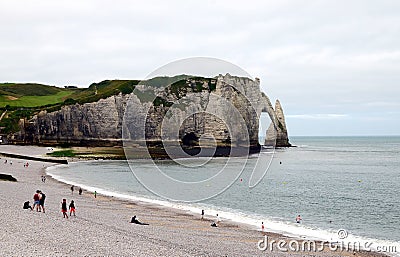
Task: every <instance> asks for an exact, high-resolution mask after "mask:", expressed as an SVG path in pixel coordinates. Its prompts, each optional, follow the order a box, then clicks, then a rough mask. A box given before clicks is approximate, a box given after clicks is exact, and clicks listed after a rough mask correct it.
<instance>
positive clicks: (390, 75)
mask: <svg viewBox="0 0 400 257" xmlns="http://www.w3.org/2000/svg"><path fill="white" fill-rule="evenodd" d="M236 2H239V3H236ZM0 24H2V25H1V26H0V82H37V83H44V84H50V85H58V86H63V85H78V86H80V87H87V86H88V85H90V84H91V83H93V82H99V81H102V80H105V79H143V78H145V77H146V76H148V74H150V73H151V72H152V71H154V70H156V69H157V68H159V67H161V66H163V65H165V64H168V63H170V62H173V61H176V60H179V59H183V58H190V57H212V58H218V59H222V60H224V61H227V62H230V63H232V64H234V65H237V66H239V67H241V68H242V69H243V70H245V71H246V72H248V73H249V74H250V75H251V76H252V77H258V78H260V80H261V87H262V90H263V91H264V92H265V93H266V94H267V95H268V96H269V97H270V99H271V101H273V102H274V101H275V99H279V100H280V102H281V104H282V106H283V109H284V112H285V115H286V122H287V126H288V130H289V135H290V136H302V135H304V136H312V135H318V136H349V135H360V136H363V135H400V1H396V0H394V1H384V0H383V1H382V0H381V1H356V0H347V1H342V0H337V1H323V0H320V1H311V0H310V1H301V0H298V1H294V0H293V1H285V0H283V1H207V0H202V1H187V0H186V1H152V0H147V1H120V0H113V1H102V0H85V1H75V0H69V1H62V0H61V1H53V0H52V1H48V0H41V1H5V0H1V1H0Z"/></svg>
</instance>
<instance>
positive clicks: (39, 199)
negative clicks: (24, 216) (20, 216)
mask: <svg viewBox="0 0 400 257" xmlns="http://www.w3.org/2000/svg"><path fill="white" fill-rule="evenodd" d="M45 200H46V195H45V194H44V193H43V192H42V191H40V190H36V193H35V194H34V195H33V206H30V204H29V201H26V202H25V203H24V206H23V208H24V209H30V210H31V211H33V210H34V209H35V208H36V211H37V212H41V211H43V213H45V208H44V201H45Z"/></svg>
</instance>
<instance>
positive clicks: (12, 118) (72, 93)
mask: <svg viewBox="0 0 400 257" xmlns="http://www.w3.org/2000/svg"><path fill="white" fill-rule="evenodd" d="M189 77H191V76H188V75H178V76H175V77H155V78H152V79H150V80H147V81H142V83H143V84H147V85H151V86H166V85H169V84H170V83H172V85H171V89H170V91H171V92H170V93H174V94H176V95H185V93H186V91H187V89H186V86H187V83H186V79H187V78H189ZM196 79H198V80H199V79H200V80H204V79H205V78H198V77H196ZM209 80H210V79H207V81H209ZM139 82H140V80H104V81H102V82H99V83H93V84H91V85H90V86H89V87H88V88H61V87H55V86H48V85H42V84H35V83H25V84H23V83H0V134H8V133H10V132H16V131H18V130H19V127H18V122H19V120H20V119H25V118H26V119H30V118H31V117H32V116H33V115H35V114H37V113H39V112H40V111H44V110H45V111H48V112H52V111H56V110H59V109H61V107H62V106H64V105H71V104H76V103H79V104H84V103H90V102H96V101H98V100H100V99H104V98H107V97H110V96H112V95H118V94H119V93H122V94H129V93H131V92H132V91H133V90H134V89H135V87H136V85H137V84H138V83H139ZM214 86H215V85H214ZM194 90H202V87H201V83H200V84H199V85H195V88H194ZM151 99H152V98H151ZM157 100H160V99H156V100H155V101H156V102H155V104H156V105H158V104H161V103H162V102H160V103H158V102H157ZM165 104H168V103H165Z"/></svg>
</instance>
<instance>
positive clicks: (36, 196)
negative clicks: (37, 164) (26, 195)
mask: <svg viewBox="0 0 400 257" xmlns="http://www.w3.org/2000/svg"><path fill="white" fill-rule="evenodd" d="M39 193H40V190H36V194H34V195H33V209H35V206H36V211H40V196H39Z"/></svg>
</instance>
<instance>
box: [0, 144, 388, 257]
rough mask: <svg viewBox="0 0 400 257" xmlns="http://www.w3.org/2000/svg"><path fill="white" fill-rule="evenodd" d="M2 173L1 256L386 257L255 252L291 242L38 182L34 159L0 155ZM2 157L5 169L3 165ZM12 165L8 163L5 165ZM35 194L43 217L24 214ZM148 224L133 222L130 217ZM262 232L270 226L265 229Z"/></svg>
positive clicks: (33, 150)
mask: <svg viewBox="0 0 400 257" xmlns="http://www.w3.org/2000/svg"><path fill="white" fill-rule="evenodd" d="M46 151H47V149H46V148H40V147H33V146H28V147H25V146H7V145H2V146H0V152H3V153H5V152H7V153H13V154H21V155H28V156H43V155H44V154H45V153H46ZM0 157H1V159H0V173H1V174H9V175H12V176H13V177H14V178H16V179H17V182H11V181H2V180H0V196H1V202H2V205H1V208H0V222H1V224H2V225H1V226H2V228H1V230H0V256H309V255H312V256H384V255H382V254H379V253H372V252H354V253H353V252H352V251H330V250H329V248H328V249H325V250H324V251H322V252H303V251H301V252H283V251H278V250H276V249H275V250H274V251H272V252H271V251H270V250H266V251H261V250H259V249H258V247H257V243H258V241H260V240H262V239H263V238H264V236H265V235H267V236H268V238H269V240H277V241H278V240H280V239H283V240H290V239H289V238H287V237H285V236H283V235H279V234H273V233H268V232H267V234H265V233H263V232H261V231H256V230H254V228H250V227H248V226H245V225H242V224H237V223H233V222H229V221H225V220H223V221H222V222H221V224H220V226H219V227H218V228H214V227H211V226H210V223H211V222H212V220H213V219H214V217H208V216H206V218H205V219H204V220H201V219H200V214H192V213H186V212H183V211H180V210H176V209H171V208H166V207H161V206H156V205H151V204H148V203H142V202H132V201H126V200H121V199H116V198H113V197H106V196H102V195H99V194H98V195H97V197H96V198H95V197H94V195H93V192H87V191H83V194H82V195H79V194H78V188H76V187H75V190H74V192H73V194H72V192H71V189H70V188H71V185H67V184H63V183H61V182H58V181H56V180H54V179H52V178H51V177H49V176H46V177H47V179H46V182H42V180H41V176H43V175H46V174H45V168H46V167H48V166H50V165H54V164H52V163H47V162H46V163H45V162H40V161H28V162H29V167H24V164H25V163H26V162H27V161H26V160H24V159H12V158H7V157H3V156H0ZM6 159H7V163H4V162H5V160H6ZM11 161H12V164H10V162H11ZM36 190H41V191H42V192H44V193H45V194H46V196H47V197H46V202H45V207H46V212H45V213H43V212H37V211H36V210H33V211H31V210H24V209H22V206H23V203H24V202H25V201H30V203H31V205H32V204H33V195H34V193H35V191H36ZM63 198H65V199H67V202H68V203H69V202H70V201H71V200H74V201H75V205H76V216H75V217H74V216H72V217H69V218H68V219H66V218H63V215H62V213H61V201H62V199H63ZM134 215H136V216H137V218H138V219H139V220H140V221H142V222H145V223H149V224H150V225H148V226H142V225H136V224H131V223H130V220H131V217H132V216H134ZM267 231H268V228H267Z"/></svg>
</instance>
